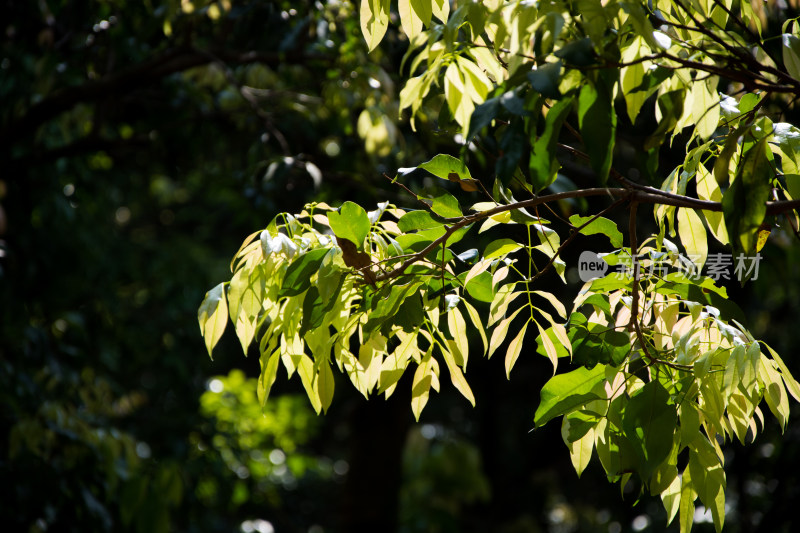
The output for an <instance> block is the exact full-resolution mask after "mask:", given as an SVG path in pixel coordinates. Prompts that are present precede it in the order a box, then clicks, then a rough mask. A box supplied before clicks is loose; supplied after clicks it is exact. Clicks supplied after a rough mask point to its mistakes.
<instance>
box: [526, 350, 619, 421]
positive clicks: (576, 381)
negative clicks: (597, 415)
mask: <svg viewBox="0 0 800 533" xmlns="http://www.w3.org/2000/svg"><path fill="white" fill-rule="evenodd" d="M605 369H606V367H605V365H600V364H598V365H596V366H595V367H594V368H593V369H591V370H589V369H587V368H585V367H580V368H578V369H576V370H573V371H572V372H568V373H566V374H559V375H557V376H554V377H552V378H550V380H549V381H548V382H547V383H545V384H544V387H542V391H541V401H540V402H539V407H538V408H537V409H536V414H535V415H534V424H536V427H541V426H543V425H544V424H546V423H547V422H548V421H550V420H552V419H553V418H555V417H557V416H561V415H564V414H567V413H570V412H572V411H573V410H575V409H576V408H578V407H580V406H581V405H583V404H585V403H587V402H589V401H592V400H597V399H599V398H600V396H598V395H597V394H596V393H594V392H592V389H594V387H595V386H596V385H598V384H599V383H602V382H603V381H604V380H605Z"/></svg>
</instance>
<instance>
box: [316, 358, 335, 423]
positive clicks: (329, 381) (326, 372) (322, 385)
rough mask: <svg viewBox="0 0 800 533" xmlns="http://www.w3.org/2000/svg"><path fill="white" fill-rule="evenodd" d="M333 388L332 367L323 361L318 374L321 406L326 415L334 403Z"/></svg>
mask: <svg viewBox="0 0 800 533" xmlns="http://www.w3.org/2000/svg"><path fill="white" fill-rule="evenodd" d="M333 388H334V382H333V372H332V371H331V365H330V363H328V361H322V363H321V364H320V365H319V372H318V373H317V389H318V392H319V400H320V404H321V405H322V409H323V410H324V411H325V412H326V413H327V412H328V407H330V406H331V402H332V401H333Z"/></svg>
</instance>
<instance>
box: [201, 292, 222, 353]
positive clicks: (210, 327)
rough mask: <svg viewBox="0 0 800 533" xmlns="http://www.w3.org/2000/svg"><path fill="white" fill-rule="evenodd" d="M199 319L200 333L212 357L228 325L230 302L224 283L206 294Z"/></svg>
mask: <svg viewBox="0 0 800 533" xmlns="http://www.w3.org/2000/svg"><path fill="white" fill-rule="evenodd" d="M197 319H198V321H199V322H200V333H201V334H202V335H203V338H204V339H205V342H206V349H207V350H208V355H209V357H212V355H211V351H212V350H213V349H214V346H216V345H217V342H219V340H220V338H222V334H223V333H224V332H225V325H226V324H227V323H228V301H227V299H226V298H225V284H224V283H220V284H219V285H217V286H216V287H214V288H213V289H211V290H210V291H208V292H207V293H206V297H205V298H204V299H203V303H201V304H200V309H199V310H198V312H197ZM212 359H213V357H212Z"/></svg>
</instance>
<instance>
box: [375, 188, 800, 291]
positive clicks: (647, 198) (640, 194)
mask: <svg viewBox="0 0 800 533" xmlns="http://www.w3.org/2000/svg"><path fill="white" fill-rule="evenodd" d="M626 181H627V180H626ZM629 183H630V182H629ZM650 191H652V192H650ZM591 196H612V197H617V198H627V199H628V200H630V201H631V202H636V203H642V204H657V205H670V206H674V207H687V208H690V209H700V210H704V211H717V212H718V211H722V203H720V202H711V201H708V200H699V199H697V198H691V197H688V196H680V195H676V194H672V193H668V192H666V191H660V190H659V189H655V188H653V187H647V186H644V185H636V187H635V188H634V187H629V188H593V189H580V190H577V191H566V192H560V193H556V194H549V195H547V196H538V197H536V198H531V199H529V200H522V201H520V202H514V203H510V204H505V205H499V206H497V207H493V208H492V209H487V210H486V211H481V212H479V213H474V214H472V215H466V216H464V217H458V218H446V219H444V221H445V224H450V225H445V232H444V235H442V236H441V237H439V238H437V239H435V240H433V241H432V242H431V243H430V244H429V245H428V246H426V247H425V248H424V249H422V250H421V251H419V252H417V253H415V254H412V255H411V256H410V257H408V259H406V260H405V261H403V262H402V263H401V264H400V265H399V266H398V267H396V268H395V269H394V270H392V271H390V272H387V273H384V274H380V275H379V276H376V278H375V281H386V280H388V279H392V278H396V277H398V276H400V275H402V274H403V272H404V271H405V269H407V268H408V267H410V266H411V265H413V264H414V263H416V262H418V261H420V260H421V259H422V258H424V257H425V256H426V255H428V254H429V253H430V252H431V251H432V250H434V249H436V248H437V247H438V246H439V245H441V244H442V243H443V242H447V240H448V239H449V238H450V236H451V235H452V234H453V233H455V232H456V231H457V230H459V229H461V228H463V227H464V226H468V225H470V224H472V223H473V222H477V221H479V220H484V219H487V218H489V217H491V216H493V215H496V214H499V213H504V212H506V211H513V210H516V209H523V208H526V207H534V206H537V205H541V204H546V203H550V202H556V201H559V200H566V199H568V198H586V197H591ZM766 204H767V214H768V215H774V214H779V213H783V212H785V211H790V210H792V209H798V208H800V200H789V201H785V200H784V201H779V202H767V203H766Z"/></svg>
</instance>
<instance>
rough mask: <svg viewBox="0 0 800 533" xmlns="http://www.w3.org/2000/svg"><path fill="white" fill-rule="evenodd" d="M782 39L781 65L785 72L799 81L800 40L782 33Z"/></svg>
mask: <svg viewBox="0 0 800 533" xmlns="http://www.w3.org/2000/svg"><path fill="white" fill-rule="evenodd" d="M782 39H783V65H784V66H785V67H786V72H788V73H789V75H790V76H791V77H793V78H794V79H796V80H800V39H798V38H797V36H795V35H791V34H789V33H784V34H783V36H782Z"/></svg>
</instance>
